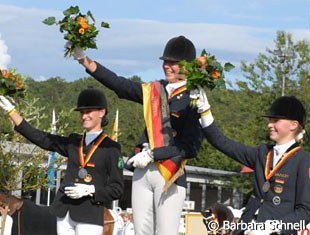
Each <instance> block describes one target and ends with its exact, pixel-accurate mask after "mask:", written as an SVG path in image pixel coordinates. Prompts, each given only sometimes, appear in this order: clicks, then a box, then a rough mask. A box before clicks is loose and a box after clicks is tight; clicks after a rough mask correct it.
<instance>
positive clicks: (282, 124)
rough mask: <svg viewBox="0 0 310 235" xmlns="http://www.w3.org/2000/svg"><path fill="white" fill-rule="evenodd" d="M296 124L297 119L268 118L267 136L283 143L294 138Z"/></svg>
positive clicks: (297, 124) (278, 142)
mask: <svg viewBox="0 0 310 235" xmlns="http://www.w3.org/2000/svg"><path fill="white" fill-rule="evenodd" d="M298 126H299V123H298V122H297V121H293V120H286V119H276V118H269V122H268V125H267V127H268V132H269V138H270V139H271V140H273V141H275V142H276V143H277V144H285V143H287V142H289V141H291V140H292V139H294V138H295V135H296V131H297V129H298Z"/></svg>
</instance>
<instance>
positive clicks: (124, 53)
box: [0, 0, 310, 81]
mask: <svg viewBox="0 0 310 235" xmlns="http://www.w3.org/2000/svg"><path fill="white" fill-rule="evenodd" d="M70 5H73V6H75V5H78V6H79V7H80V9H81V11H82V12H86V11H88V10H90V11H91V12H92V13H93V15H94V16H95V18H96V19H97V21H98V22H100V21H106V22H109V23H110V25H111V28H110V29H103V28H101V29H100V35H99V37H98V40H97V45H98V50H87V51H86V54H87V55H89V56H90V57H91V58H93V59H95V60H97V61H99V62H100V63H102V64H103V65H105V66H107V67H108V68H110V69H112V70H113V71H115V72H117V73H118V74H119V75H123V76H133V75H138V76H141V77H142V79H143V80H144V81H149V80H155V79H161V78H163V73H162V69H161V61H160V60H159V59H158V57H160V56H161V54H162V51H163V48H164V46H165V44H166V42H167V40H169V39H170V38H171V37H174V36H178V35H185V36H186V37H188V38H190V39H191V40H192V41H193V42H194V44H195V45H196V48H197V52H198V53H200V51H201V50H202V49H203V48H205V49H206V50H207V51H209V52H210V53H212V54H215V55H216V56H217V58H218V59H219V60H221V61H223V62H226V61H230V62H232V63H233V64H235V65H236V66H237V69H236V70H235V71H234V72H232V73H231V74H229V75H228V76H227V79H231V80H235V79H240V77H241V74H240V71H239V70H238V66H239V65H240V61H241V60H245V61H253V60H254V58H255V57H256V55H257V54H258V53H259V52H264V51H265V49H266V48H267V47H268V48H272V47H273V45H274V44H273V41H274V39H275V37H276V32H277V31H278V30H285V31H287V32H290V33H292V34H293V39H294V40H295V41H297V40H302V39H307V40H310V14H309V13H310V12H309V9H310V1H308V0H268V1H267V0H251V1H250V0H249V1H248V0H236V1H231V0H230V1H228V0H225V1H220V0H219V1H211V0H178V1H175V0H170V1H167V0H166V1H164V0H157V1H147V0H146V1H141V0H139V1H138V0H131V1H115V0H113V1H112V0H105V1H99V0H81V1H73V0H70V1H69V0H53V1H46V0H43V1H42V0H27V1H25V0H0V65H1V63H2V64H8V67H14V68H16V69H17V70H18V71H19V72H20V73H22V74H25V75H29V76H31V77H33V78H34V79H36V80H44V79H47V78H50V77H54V76H60V77H62V78H65V79H67V80H68V81H71V80H75V79H79V78H82V77H85V76H87V74H86V73H85V71H84V70H83V69H82V67H81V66H80V65H78V63H77V62H76V61H74V60H73V59H66V58H64V57H63V46H64V44H65V41H64V39H63V35H62V34H61V33H60V32H59V31H58V28H57V27H56V26H46V25H44V24H42V23H41V21H42V20H43V19H44V18H46V17H48V16H56V17H57V18H58V19H60V18H62V11H63V10H64V9H66V8H68V7H69V6H70Z"/></svg>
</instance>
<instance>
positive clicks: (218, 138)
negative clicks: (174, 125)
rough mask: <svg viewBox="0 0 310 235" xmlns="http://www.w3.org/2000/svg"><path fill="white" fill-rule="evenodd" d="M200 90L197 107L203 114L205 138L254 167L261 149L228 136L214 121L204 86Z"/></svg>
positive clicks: (216, 146) (234, 157)
mask: <svg viewBox="0 0 310 235" xmlns="http://www.w3.org/2000/svg"><path fill="white" fill-rule="evenodd" d="M198 91H199V92H198V96H197V98H198V99H197V108H198V113H199V114H200V115H201V118H200V122H201V126H202V128H203V133H204V136H205V138H206V139H207V140H208V142H209V143H210V144H211V145H212V146H213V147H215V148H216V149H218V150H219V151H221V152H222V153H224V154H226V155H227V156H228V157H231V158H233V159H234V160H236V161H238V162H240V163H242V164H243V165H245V166H248V167H250V168H254V165H255V161H256V158H257V157H258V156H259V149H258V148H253V147H249V146H246V145H244V144H241V143H239V142H237V141H234V140H231V139H229V138H227V137H226V136H225V135H224V134H223V133H222V132H221V131H220V130H219V129H218V128H217V126H216V125H215V123H214V118H213V115H212V113H211V107H210V104H209V102H208V98H207V95H206V93H205V91H204V90H203V89H202V88H199V90H198Z"/></svg>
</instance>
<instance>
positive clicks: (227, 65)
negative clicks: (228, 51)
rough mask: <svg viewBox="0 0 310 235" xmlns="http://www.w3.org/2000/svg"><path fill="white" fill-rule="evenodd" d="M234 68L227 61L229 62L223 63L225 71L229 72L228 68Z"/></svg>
mask: <svg viewBox="0 0 310 235" xmlns="http://www.w3.org/2000/svg"><path fill="white" fill-rule="evenodd" d="M234 68H235V66H234V65H233V64H231V63H229V62H227V63H225V65H224V70H225V71H226V72H229V71H230V70H232V69H234Z"/></svg>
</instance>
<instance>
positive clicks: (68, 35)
mask: <svg viewBox="0 0 310 235" xmlns="http://www.w3.org/2000/svg"><path fill="white" fill-rule="evenodd" d="M63 14H64V18H63V19H62V20H59V21H56V18H55V17H48V18H46V19H45V20H43V23H44V24H47V25H54V24H56V25H59V31H60V32H61V33H64V39H66V40H67V41H68V42H70V43H69V44H66V45H67V46H66V48H65V57H68V56H72V53H73V50H74V49H75V48H81V49H82V50H86V49H88V48H93V49H96V48H97V45H96V37H97V35H98V33H99V31H98V30H97V28H96V26H95V19H94V17H93V15H92V13H91V12H90V11H88V12H87V13H86V15H84V14H82V13H81V12H80V9H79V7H78V6H75V7H73V6H71V7H69V8H68V9H67V10H65V11H63ZM101 27H104V28H109V24H108V23H105V22H101ZM69 45H70V46H69Z"/></svg>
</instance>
